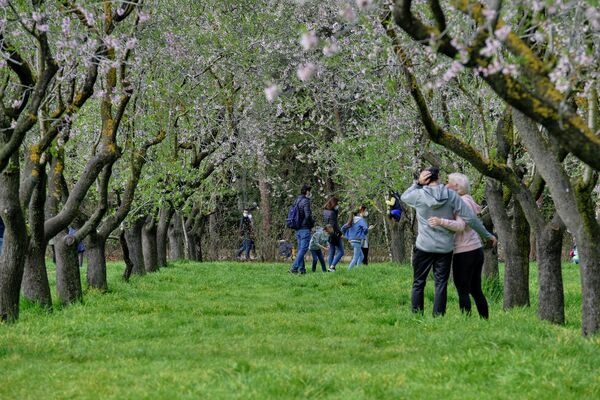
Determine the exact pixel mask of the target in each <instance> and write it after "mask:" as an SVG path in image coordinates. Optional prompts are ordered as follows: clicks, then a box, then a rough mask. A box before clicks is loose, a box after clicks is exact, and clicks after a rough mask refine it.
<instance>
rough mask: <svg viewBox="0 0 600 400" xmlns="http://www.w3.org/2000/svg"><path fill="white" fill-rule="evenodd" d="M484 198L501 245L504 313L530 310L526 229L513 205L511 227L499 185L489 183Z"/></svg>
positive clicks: (518, 211) (516, 207) (520, 213)
mask: <svg viewBox="0 0 600 400" xmlns="http://www.w3.org/2000/svg"><path fill="white" fill-rule="evenodd" d="M486 194H487V199H488V204H489V207H490V214H491V216H492V220H493V221H494V226H495V227H496V229H497V232H498V237H499V239H500V241H501V242H502V244H503V245H504V304H503V306H504V309H509V308H512V307H523V306H529V225H528V224H527V220H526V219H525V216H524V215H523V211H522V210H521V207H520V206H519V205H518V203H516V202H515V201H513V202H512V203H513V210H514V212H513V218H512V224H511V223H510V221H509V219H508V215H507V214H506V211H505V206H504V200H503V197H502V187H501V186H500V185H498V184H496V183H495V182H493V181H491V180H490V181H488V185H487V188H486Z"/></svg>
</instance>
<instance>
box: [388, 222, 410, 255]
mask: <svg viewBox="0 0 600 400" xmlns="http://www.w3.org/2000/svg"><path fill="white" fill-rule="evenodd" d="M387 223H388V226H389V227H390V250H391V254H392V262H395V263H398V264H403V263H406V262H408V261H409V257H410V253H407V251H406V250H407V246H406V241H407V236H410V235H407V229H409V228H410V224H409V223H408V220H406V218H405V217H404V216H403V217H402V219H401V220H400V221H394V220H390V219H388V220H387Z"/></svg>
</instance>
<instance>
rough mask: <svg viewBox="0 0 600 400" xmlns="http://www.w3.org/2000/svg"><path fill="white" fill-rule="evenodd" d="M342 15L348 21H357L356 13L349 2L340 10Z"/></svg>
mask: <svg viewBox="0 0 600 400" xmlns="http://www.w3.org/2000/svg"><path fill="white" fill-rule="evenodd" d="M340 16H341V17H342V18H344V19H345V20H347V21H348V22H354V21H356V13H355V12H354V9H353V8H352V6H350V4H347V5H346V7H344V9H342V10H341V11H340Z"/></svg>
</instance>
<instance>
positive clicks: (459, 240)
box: [428, 173, 489, 319]
mask: <svg viewBox="0 0 600 400" xmlns="http://www.w3.org/2000/svg"><path fill="white" fill-rule="evenodd" d="M446 187H448V188H449V189H452V190H454V191H456V192H457V193H458V194H460V196H461V199H462V200H463V201H464V202H465V203H467V204H468V205H469V207H471V209H472V210H473V211H474V212H475V214H479V213H480V212H481V207H480V206H479V205H478V204H477V203H475V200H473V198H472V197H471V196H470V195H469V192H470V187H469V179H468V178H467V177H466V176H465V175H463V174H460V173H453V174H450V175H448V184H447V185H446ZM428 222H429V225H431V226H442V227H444V228H446V229H448V230H451V231H453V232H456V235H455V236H454V256H453V257H452V273H453V275H452V276H453V278H454V285H455V286H456V291H457V292H458V302H459V305H460V310H461V311H462V312H466V313H467V314H470V313H471V299H470V297H469V295H471V296H473V299H474V300H475V305H476V306H477V311H478V312H479V316H480V317H482V318H485V319H487V318H488V316H489V312H488V303H487V300H486V299H485V295H484V294H483V290H482V289H481V269H482V268H483V246H482V244H481V239H480V238H479V235H478V234H477V232H475V231H474V230H473V229H471V228H470V227H469V226H468V225H466V224H465V221H463V220H462V218H460V217H459V216H456V219H453V220H449V219H445V218H438V217H431V218H429V220H428Z"/></svg>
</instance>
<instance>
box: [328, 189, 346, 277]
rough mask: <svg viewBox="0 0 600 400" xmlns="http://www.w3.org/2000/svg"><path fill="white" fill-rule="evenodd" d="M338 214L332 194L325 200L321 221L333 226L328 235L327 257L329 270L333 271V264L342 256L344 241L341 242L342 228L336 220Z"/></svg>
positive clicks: (335, 198) (336, 202)
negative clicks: (331, 231)
mask: <svg viewBox="0 0 600 400" xmlns="http://www.w3.org/2000/svg"><path fill="white" fill-rule="evenodd" d="M338 215H339V206H338V199H337V197H335V196H333V197H331V198H330V199H329V200H327V203H325V207H324V210H323V223H324V224H325V225H331V226H332V227H333V233H332V234H331V235H329V256H328V257H327V258H328V259H327V262H328V264H329V272H335V266H336V265H337V264H338V263H339V262H340V260H341V259H342V257H344V243H342V230H341V229H340V224H339V222H338Z"/></svg>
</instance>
